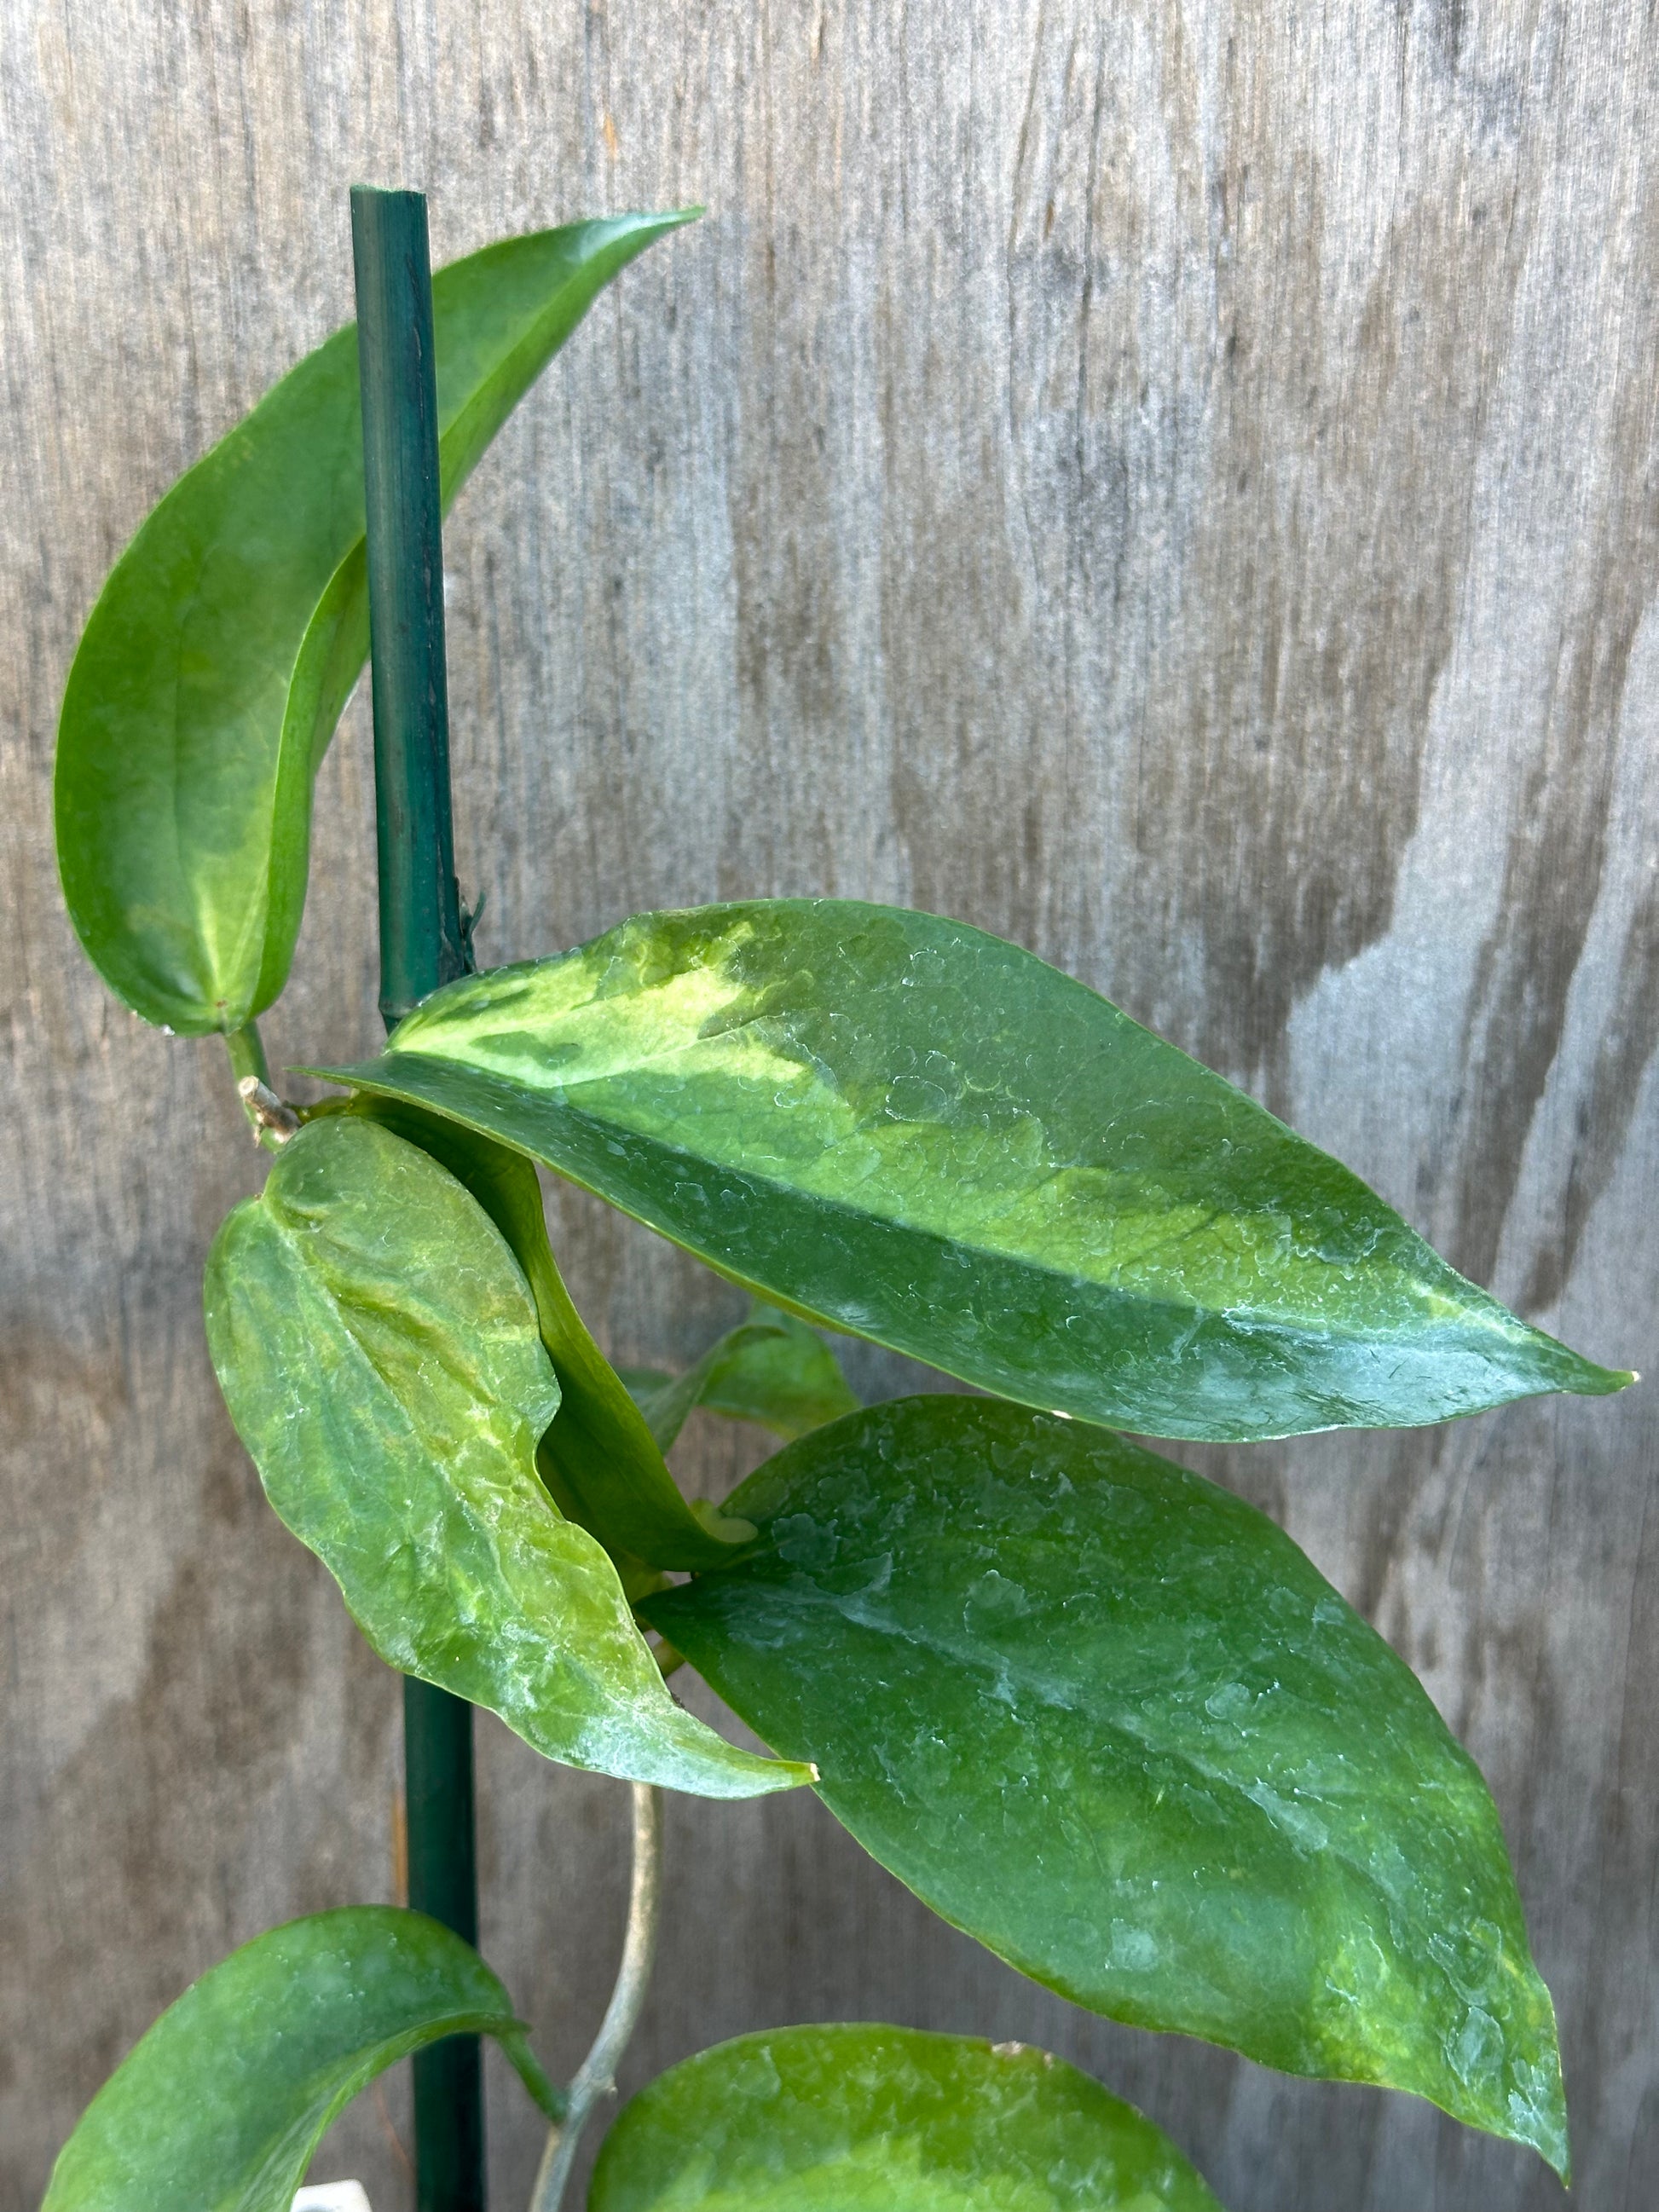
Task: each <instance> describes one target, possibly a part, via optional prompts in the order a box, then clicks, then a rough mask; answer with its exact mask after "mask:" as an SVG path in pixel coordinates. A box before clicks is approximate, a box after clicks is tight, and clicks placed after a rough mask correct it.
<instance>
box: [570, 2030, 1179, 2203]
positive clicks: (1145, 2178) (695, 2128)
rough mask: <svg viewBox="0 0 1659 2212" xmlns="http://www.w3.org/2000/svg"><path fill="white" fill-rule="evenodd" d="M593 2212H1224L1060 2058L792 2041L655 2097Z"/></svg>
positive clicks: (819, 2036) (638, 2103) (800, 2034)
mask: <svg viewBox="0 0 1659 2212" xmlns="http://www.w3.org/2000/svg"><path fill="white" fill-rule="evenodd" d="M587 2204H588V2212H1219V2207H1218V2205H1217V2203H1216V2200H1215V2198H1214V2197H1212V2195H1211V2194H1210V2192H1209V2191H1208V2190H1207V2189H1206V2187H1205V2186H1204V2184H1203V2183H1202V2182H1201V2181H1200V2179H1199V2178H1198V2176H1197V2174H1196V2173H1194V2171H1193V2169H1192V2167H1191V2166H1188V2163H1187V2161H1186V2160H1185V2159H1184V2158H1182V2155H1181V2153H1180V2152H1179V2151H1178V2150H1177V2149H1176V2147H1175V2145H1174V2144H1173V2143H1172V2142H1170V2139H1169V2137H1168V2136H1165V2135H1164V2134H1163V2133H1162V2132H1161V2130H1158V2129H1157V2128H1155V2127H1154V2126H1153V2125H1152V2122H1151V2121H1150V2120H1147V2119H1143V2118H1142V2117H1141V2115H1140V2114H1139V2112H1136V2111H1135V2110H1134V2108H1133V2106H1130V2105H1125V2104H1122V2103H1121V2102H1120V2101H1119V2100H1118V2099H1117V2098H1115V2097H1112V2096H1109V2095H1108V2094H1107V2093H1106V2091H1105V2090H1104V2089H1103V2088H1102V2087H1101V2086H1100V2084H1099V2083H1098V2082H1097V2081H1091V2079H1090V2078H1089V2076H1088V2075H1086V2074H1080V2073H1079V2071H1078V2069H1076V2067H1074V2066H1068V2065H1066V2063H1065V2062H1064V2060H1062V2059H1059V2058H1054V2057H1050V2056H1049V2054H1048V2052H1047V2051H1033V2050H1030V2049H1029V2048H1028V2047H1027V2046H1026V2045H1024V2044H1008V2043H1004V2044H998V2045H995V2046H993V2045H990V2044H988V2043H979V2042H974V2041H970V2040H969V2038H968V2037H966V2036H961V2035H927V2034H922V2033H919V2032H918V2031H917V2030H915V2029H914V2028H903V2027H786V2028H775V2029H773V2030H772V2031H770V2033H765V2034H761V2035H744V2036H739V2037H738V2039H737V2040H736V2041H735V2042H733V2043H722V2044H720V2045H717V2046H716V2047H715V2049H714V2050H713V2051H701V2052H700V2053H699V2054H698V2055H697V2057H695V2058H688V2059H686V2060H685V2061H684V2063H683V2064H681V2065H678V2066H676V2067H673V2068H672V2069H671V2070H670V2071H669V2072H668V2073H666V2074H664V2075H659V2077H658V2079H657V2080H656V2081H653V2082H652V2083H651V2084H650V2086H649V2087H647V2088H645V2089H642V2090H641V2092H640V2093H639V2094H638V2096H636V2097H635V2099H634V2100H633V2102H632V2103H631V2104H629V2106H626V2107H625V2109H624V2110H623V2113H622V2116H621V2117H620V2118H619V2119H618V2120H617V2123H616V2124H615V2126H614V2127H612V2129H611V2132H610V2134H609V2135H608V2136H606V2138H605V2147H604V2148H603V2149H602V2150H601V2151H600V2153H599V2163H598V2165H597V2166H596V2167H595V2169H594V2173H593V2184H592V2189H591V2191H590V2192H589V2194H588V2199H587Z"/></svg>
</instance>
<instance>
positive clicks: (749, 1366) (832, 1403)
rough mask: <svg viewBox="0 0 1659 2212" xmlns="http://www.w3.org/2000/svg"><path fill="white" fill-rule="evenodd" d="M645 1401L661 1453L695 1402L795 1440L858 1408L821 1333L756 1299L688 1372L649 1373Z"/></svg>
mask: <svg viewBox="0 0 1659 2212" xmlns="http://www.w3.org/2000/svg"><path fill="white" fill-rule="evenodd" d="M647 1372H648V1370H641V1373H642V1374H644V1373H647ZM640 1404H641V1411H642V1412H643V1413H644V1416H645V1419H646V1420H647V1423H648V1425H649V1426H650V1430H651V1433H652V1435H653V1437H655V1438H656V1440H657V1443H659V1446H660V1447H661V1449H663V1450H664V1451H666V1450H667V1449H668V1447H669V1446H670V1444H671V1443H673V1441H674V1439H675V1437H677V1436H678V1434H679V1432H680V1431H681V1430H682V1429H683V1428H684V1425H685V1422H686V1417H687V1416H688V1415H689V1414H690V1412H691V1411H692V1409H693V1407H697V1406H703V1407H707V1408H708V1411H709V1412H710V1413H724V1414H725V1415H726V1418H727V1419H730V1420H733V1421H753V1422H755V1423H756V1424H757V1425H758V1426H759V1427H761V1428H763V1429H770V1430H771V1431H772V1432H773V1434H774V1435H775V1436H780V1437H785V1438H786V1439H787V1440H788V1441H790V1442H793V1440H794V1438H795V1437H804V1436H805V1434H806V1432H807V1431H808V1430H809V1429H817V1428H822V1427H823V1425H824V1423H825V1422H826V1421H838V1420H839V1419H841V1417H842V1414H843V1413H856V1412H857V1411H858V1407H859V1401H858V1400H857V1399H856V1398H855V1397H854V1395H853V1393H852V1391H851V1389H849V1388H848V1382H847V1377H846V1376H844V1375H843V1374H842V1371H841V1362H840V1361H839V1360H838V1359H837V1358H836V1355H835V1353H834V1352H831V1351H830V1349H829V1346H828V1345H827V1344H826V1343H825V1342H824V1341H823V1338H822V1337H820V1336H819V1335H817V1334H816V1333H815V1332H814V1331H813V1330H811V1329H810V1328H807V1326H806V1324H805V1322H802V1321H797V1320H796V1318H795V1316H793V1314H787V1313H780V1312H779V1311H778V1310H777V1309H776V1308H775V1306H767V1305H763V1304H760V1302H759V1301H758V1300H757V1302H756V1304H755V1306H754V1309H753V1310H752V1311H751V1313H750V1316H749V1318H748V1320H747V1321H745V1322H740V1323H739V1324H738V1327H737V1328H732V1329H728V1330H727V1331H726V1334H725V1335H724V1336H722V1337H720V1338H719V1339H718V1340H716V1341H715V1342H714V1343H713V1344H711V1345H710V1346H709V1347H708V1351H707V1352H704V1354H703V1356H702V1358H701V1359H700V1360H698V1362H697V1364H696V1366H695V1367H692V1368H689V1369H688V1370H687V1371H686V1372H685V1373H684V1375H679V1376H658V1375H655V1374H651V1375H650V1380H649V1386H648V1387H647V1389H645V1390H644V1391H643V1392H642V1393H641V1400H640ZM748 1533H749V1534H750V1535H752V1534H754V1531H753V1529H752V1528H751V1529H750V1530H749V1531H748ZM705 1564H707V1562H704V1561H702V1560H699V1561H697V1562H696V1565H705Z"/></svg>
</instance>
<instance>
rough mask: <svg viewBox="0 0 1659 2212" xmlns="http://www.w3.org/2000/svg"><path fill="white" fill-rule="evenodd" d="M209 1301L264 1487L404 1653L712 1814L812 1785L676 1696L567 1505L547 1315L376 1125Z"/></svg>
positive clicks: (310, 1142)
mask: <svg viewBox="0 0 1659 2212" xmlns="http://www.w3.org/2000/svg"><path fill="white" fill-rule="evenodd" d="M206 1307H207V1325H208V1342H209V1346H210V1350H211V1352H212V1354H213V1364H214V1366H215V1368H216V1370H217V1372H218V1376H219V1383H220V1387H221V1389H222V1390H223V1392H224V1394H225V1401H226V1403H227V1404H228V1406H229V1407H230V1413H231V1418H232V1419H233V1420H234V1422H235V1424H236V1428H237V1431H238V1433H239V1435H240V1437H241V1438H242V1441H243V1443H245V1444H246V1446H247V1448H248V1449H249V1451H250V1452H251V1453H252V1457H253V1461H254V1463H255V1465H256V1466H257V1467H258V1470H259V1475H260V1480H262V1481H263V1482H264V1486H265V1492H266V1495H267V1496H268V1497H269V1498H270V1502H271V1504H273V1505H274V1506H275V1507H276V1511H277V1513H278V1514H279V1515H280V1516H281V1517H282V1519H283V1521H284V1522H286V1523H287V1525H288V1527H289V1528H291V1529H292V1530H293V1532H294V1534H295V1535H296V1536H298V1537H299V1538H300V1540H301V1542H302V1543H304V1544H307V1545H308V1546H309V1547H311V1549H312V1550H313V1552H315V1553H317V1554H318V1556H319V1558H320V1559H322V1560H323V1562H324V1564H325V1565H326V1566H327V1567H328V1569H329V1571H330V1572H331V1574H332V1575H333V1577H334V1578H335V1580H336V1581H337V1583H339V1585H340V1588H341V1590H342V1591H343V1594H344V1597H345V1601H346V1603H347V1605H348V1606H349V1607H350V1609H351V1612H352V1614H353V1616H354V1618H355V1619H356V1621H357V1623H358V1625H359V1626H360V1627H361V1628H362V1631H363V1632H364V1634H365V1635H366V1636H367V1637H368V1640H369V1642H370V1643H371V1644H373V1645H374V1649H375V1650H377V1651H378V1652H379V1653H380V1656H381V1657H382V1658H383V1659H385V1660H387V1661H388V1662H390V1663H391V1664H392V1666H394V1667H398V1668H402V1670H403V1672H404V1674H417V1675H419V1676H420V1677H421V1678H422V1680H426V1681H429V1682H436V1683H437V1684H438V1685H439V1686H441V1688H444V1689H447V1690H453V1691H454V1692H456V1693H457V1695H458V1696H460V1697H464V1698H468V1699H471V1701H472V1703H473V1704H474V1705H487V1706H488V1707H489V1709H490V1711H492V1712H496V1713H499V1714H500V1715H501V1718H502V1719H503V1720H504V1721H505V1722H506V1723H507V1726H508V1727H509V1728H512V1729H516V1731H517V1732H518V1734H519V1735H521V1736H523V1737H524V1738H525V1740H526V1742H528V1743H531V1744H533V1745H534V1747H536V1749H537V1750H538V1751H539V1752H542V1753H544V1754H545V1755H546V1756H547V1757H548V1758H550V1759H562V1760H564V1761H565V1762H566V1763H567V1764H568V1765H573V1766H586V1767H591V1768H593V1769H594V1770H596V1771H598V1772H599V1773H602V1774H616V1775H620V1776H622V1777H623V1778H625V1779H628V1780H630V1781H636V1782H659V1783H663V1784H667V1785H668V1786H669V1787H671V1788H672V1789H677V1790H693V1791H696V1792H697V1793H698V1794H700V1795H702V1796H713V1797H747V1796H753V1795H755V1794H756V1793H757V1791H761V1790H778V1789H786V1788H788V1787H789V1786H791V1785H792V1784H794V1783H797V1782H799V1781H802V1780H804V1779H805V1773H804V1771H803V1770H800V1769H799V1768H792V1767H789V1766H787V1765H778V1764H777V1763H776V1762H775V1761H772V1760H768V1759H756V1758H754V1757H752V1756H751V1755H750V1753H747V1752H742V1751H738V1750H737V1749H736V1748H735V1747H733V1746H732V1745H731V1744H728V1743H726V1742H725V1741H723V1740H722V1739H721V1738H720V1736H718V1735H715V1734H714V1730H713V1729H708V1728H705V1727H704V1726H703V1724H702V1722H701V1721H697V1720H695V1719H693V1717H691V1715H690V1713H687V1712H685V1711H683V1709H682V1708H681V1707H680V1706H679V1705H676V1704H675V1702H674V1700H673V1699H672V1698H671V1696H670V1695H669V1693H668V1691H667V1689H666V1687H665V1685H664V1683H663V1681H662V1679H661V1676H660V1674H659V1672H658V1669H657V1666H656V1662H655V1661H654V1660H653V1657H652V1656H651V1653H650V1650H649V1649H648V1648H647V1644H646V1643H645V1640H644V1638H642V1637H641V1635H640V1633H639V1632H638V1630H637V1629H636V1628H635V1625H634V1622H633V1619H632V1616H631V1614H630V1613H629V1606H628V1601H627V1600H626V1598H625V1597H624V1595H623V1589H622V1585H621V1583H619V1582H618V1580H617V1572H616V1569H615V1568H614V1567H613V1566H612V1565H611V1561H610V1560H609V1559H607V1558H606V1556H605V1552H604V1551H603V1549H602V1548H601V1547H600V1546H599V1543H598V1542H597V1541H595V1540H594V1538H593V1537H592V1536H591V1535H589V1534H588V1533H587V1531H586V1529H584V1528H578V1527H577V1526H576V1524H575V1523H574V1522H571V1521H567V1520H566V1519H564V1518H563V1516H562V1515H561V1514H560V1512H559V1511H558V1509H557V1508H556V1505H555V1504H554V1503H553V1501H552V1499H551V1498H550V1496H549V1495H548V1492H547V1491H546V1489H545V1488H544V1486H543V1484H542V1482H541V1480H540V1479H539V1477H538V1474H537V1473H536V1464H535V1455H536V1445H537V1441H538V1438H539V1437H540V1436H541V1434H542V1432H543V1431H544V1429H545V1428H546V1426H547V1425H548V1423H549V1422H550V1420H551V1419H552V1418H553V1415H554V1413H555V1412H556V1409H557V1407H558V1404H559V1391H558V1384H557V1383H556V1380H555V1379H554V1374H553V1370H552V1366H551V1364H550V1362H549V1360H548V1357H547V1353H546V1352H545V1350H544V1347H543V1345H542V1341H541V1338H540V1336H539V1334H538V1329H537V1320H536V1309H535V1305H534V1303H533V1302H532V1298H531V1295H530V1291H529V1288H528V1286H527V1285H526V1282H525V1279H524V1277H523V1275H522V1274H521V1273H520V1270H519V1268H518V1267H517V1265H516V1264H515V1262H514V1261H513V1255H512V1254H511V1252H510V1251H509V1250H508V1249H507V1245H506V1243H505V1242H504V1241H503V1239H502V1237H501V1234H500V1232H499V1231H497V1230H496V1228H495V1225H493V1223H492V1222H491V1221H490V1220H489V1218H488V1217H487V1216H486V1215H485V1213H484V1212H483V1209H482V1208H481V1207H480V1206H478V1205H477V1201H476V1200H474V1199H473V1198H472V1197H471V1195H470V1194H468V1193H467V1192H466V1191H465V1190H464V1189H463V1188H462V1187H461V1185H460V1184H459V1182H456V1180H455V1179H454V1177H453V1176H452V1175H450V1174H449V1173H448V1172H447V1170H446V1169H444V1168H442V1167H441V1166H440V1165H439V1164H438V1163H437V1162H436V1161H435V1160H434V1159H431V1158H428V1155H427V1154H426V1153H425V1152H422V1151H420V1150H418V1149H417V1148H416V1146H413V1145H410V1144H406V1143H405V1142H404V1140H403V1139H402V1138H400V1137H396V1136H393V1135H392V1133H391V1131H390V1130H387V1129H384V1128H381V1127H379V1126H378V1125H377V1124H376V1123H374V1122H373V1121H368V1120H366V1119H363V1118H362V1117H360V1116H358V1115H345V1114H341V1115H331V1116H330V1117H328V1118H327V1119H325V1120H322V1121H315V1122H313V1123H312V1124H310V1125H309V1126H308V1127H306V1128H304V1129H302V1130H301V1133H300V1134H299V1135H298V1136H297V1137H295V1139H293V1141H292V1142H291V1143H290V1144H289V1145H287V1146H284V1148H283V1151H282V1152H279V1153H278V1154H277V1156H276V1163H275V1164H274V1166H273V1167H272V1169H271V1171H270V1177H269V1179H268V1181H267V1182H266V1184H265V1187H264V1191H263V1192H262V1194H260V1195H259V1196H258V1198H254V1199H250V1200H247V1201H246V1203H245V1204H244V1205H242V1206H238V1207H237V1208H236V1210H235V1212H234V1213H232V1214H231V1216H230V1217H229V1218H228V1220H227V1221H226V1223H225V1225H224V1226H223V1228H222V1230H221V1231H220V1232H219V1236H218V1238H217V1241H216V1243H215V1244H214V1247H213V1250H212V1253H211V1255H210V1258H209V1261H208V1273H207V1291H206Z"/></svg>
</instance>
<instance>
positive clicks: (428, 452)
mask: <svg viewBox="0 0 1659 2212" xmlns="http://www.w3.org/2000/svg"><path fill="white" fill-rule="evenodd" d="M351 242H352V250H353V259H354V263H355V266H356V284H357V362H358V374H359V380H360V383H361V386H362V408H363V493H364V505H365V508H366V512H367V516H368V611H369V634H370V638H371V641H372V646H373V665H374V820H375V833H376V846H377V851H378V858H379V863H380V1012H381V1015H382V1016H383V1018H384V1019H385V1021H386V1025H387V1027H388V1028H390V1027H392V1025H393V1024H395V1023H397V1022H398V1021H400V1020H401V1019H402V1018H403V1017H404V1014H406V1013H407V1012H409V1010H410V1007H411V1006H414V1005H415V1004H416V1001H417V1000H421V999H422V998H424V997H425V996H426V994H427V993H428V991H432V990H435V989H436V987H438V985H439V984H440V983H447V982H448V981H451V980H452V979H453V977H455V976H457V975H465V972H466V969H467V960H466V955H465V946H464V943H463V939H462V936H461V918H460V900H459V896H458V894H457V891H456V888H455V859H454V837H453V829H452V827H451V821H450V799H449V698H448V687H447V680H446V677H445V671H444V603H443V544H442V532H441V505H440V486H439V474H438V394H437V381H436V377H435V373H434V363H433V337H432V272H431V264H430V259H429V253H428V241H427V222H426V201H425V199H424V198H423V197H422V195H421V194H420V193H418V192H382V191H374V190H372V189H371V188H369V187H368V186H367V185H355V186H354V187H353V189H352V194H351ZM404 1776H405V1793H406V1799H407V1804H408V1820H409V1901H410V1905H413V1906H414V1907H415V1909H416V1911H422V1912H428V1913H430V1914H431V1916H432V1917H433V1918H434V1919H435V1920H441V1921H442V1922H443V1923H444V1925H445V1926H446V1927H447V1928H452V1929H454V1931H455V1933H456V1934H457V1935H458V1936H463V1937H465V1940H466V1941H467V1942H469V1943H472V1942H477V1934H478V1888H477V1857H476V1849H475V1843H474V1835H473V1802H472V1709H471V1706H470V1705H466V1704H465V1702H464V1701H463V1700H461V1699H459V1698H453V1697H451V1696H450V1695H449V1694H448V1692H447V1691H443V1690H440V1689H436V1688H435V1687H434V1686H432V1685H431V1684H430V1683H428V1682H417V1681H416V1680H413V1679H412V1678H405V1680H404ZM483 2151H484V2142H483V2073H482V2069H481V2065H480V2060H479V2051H478V2041H477V2037H476V2036H453V2037H451V2038H449V2039H447V2040H446V2041H445V2042H442V2043H439V2044H435V2045H433V2046H432V2048H431V2049H430V2050H429V2051H421V2052H418V2053H417V2054H416V2058H415V2172H416V2205H417V2207H418V2208H419V2212H483V2205H484V2163H483Z"/></svg>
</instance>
